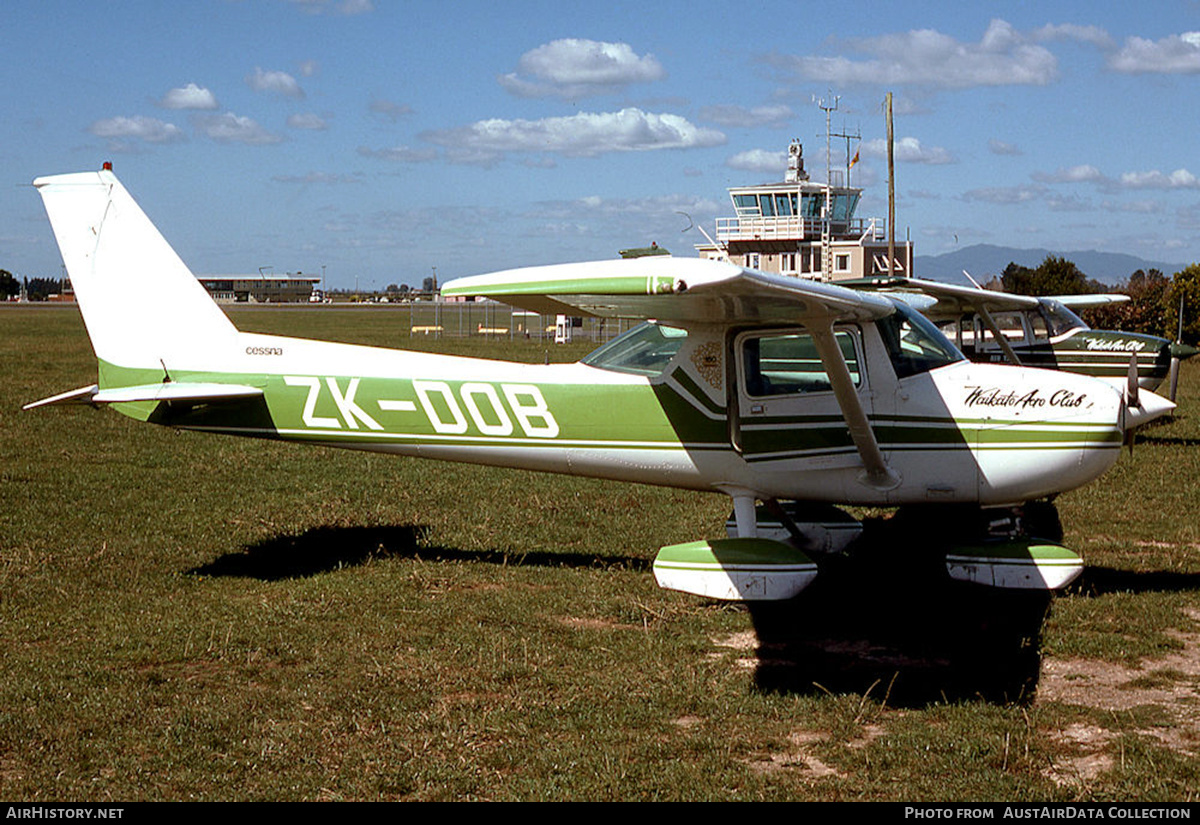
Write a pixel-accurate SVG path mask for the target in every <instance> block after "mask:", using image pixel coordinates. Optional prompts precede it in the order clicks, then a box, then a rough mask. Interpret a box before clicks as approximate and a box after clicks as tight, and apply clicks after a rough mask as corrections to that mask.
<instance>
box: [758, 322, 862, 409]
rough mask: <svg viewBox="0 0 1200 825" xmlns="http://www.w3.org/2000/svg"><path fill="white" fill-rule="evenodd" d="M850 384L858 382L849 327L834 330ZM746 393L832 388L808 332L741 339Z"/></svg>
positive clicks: (855, 351) (762, 394) (791, 392)
mask: <svg viewBox="0 0 1200 825" xmlns="http://www.w3.org/2000/svg"><path fill="white" fill-rule="evenodd" d="M834 337H835V338H836V340H837V342H838V347H839V348H841V350H842V356H843V357H844V358H845V359H846V366H847V367H849V369H850V377H851V378H852V379H854V385H855V386H859V385H860V384H861V383H862V370H861V369H860V366H859V357H858V349H857V347H856V346H855V343H854V334H853V333H851V332H850V331H849V330H839V331H837V332H835V333H834ZM742 367H743V371H744V373H743V374H744V378H745V386H746V394H747V395H749V396H751V397H752V398H765V397H768V396H774V395H795V394H798V393H806V392H828V391H830V390H832V389H833V386H832V385H831V384H830V382H829V375H828V373H826V371H825V365H824V364H822V363H821V356H820V355H818V354H817V347H816V345H815V344H814V343H813V340H812V336H811V335H808V334H807V333H789V334H769V335H756V336H753V337H750V338H747V339H745V340H744V341H743V342H742Z"/></svg>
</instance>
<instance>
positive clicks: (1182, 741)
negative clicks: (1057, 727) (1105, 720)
mask: <svg viewBox="0 0 1200 825" xmlns="http://www.w3.org/2000/svg"><path fill="white" fill-rule="evenodd" d="M1187 615H1188V617H1189V618H1191V619H1193V620H1198V621H1200V611H1194V610H1191V611H1188V614H1187ZM1175 636H1176V638H1178V639H1179V640H1180V641H1181V642H1182V643H1183V650H1182V651H1181V652H1179V653H1173V654H1170V655H1168V656H1164V657H1163V658H1161V659H1154V660H1145V661H1143V662H1140V663H1139V666H1138V667H1135V668H1130V667H1125V666H1123V665H1119V664H1113V663H1111V662H1101V661H1096V660H1091V659H1067V660H1063V661H1058V660H1054V659H1048V660H1047V661H1046V662H1044V664H1043V669H1042V678H1041V681H1040V683H1039V685H1038V694H1037V697H1038V701H1039V702H1046V701H1049V702H1063V703H1065V704H1070V705H1078V706H1081V707H1087V708H1098V709H1101V710H1110V711H1123V710H1130V709H1132V708H1137V707H1144V706H1147V705H1150V706H1153V707H1155V708H1157V709H1159V710H1161V711H1162V712H1163V713H1165V714H1166V715H1167V717H1168V718H1170V719H1171V720H1172V723H1173V724H1172V725H1170V726H1155V727H1150V728H1144V729H1139V730H1138V731H1137V732H1138V733H1139V734H1143V735H1145V736H1150V737H1153V738H1154V739H1157V740H1158V741H1159V742H1161V743H1162V744H1163V745H1165V746H1167V747H1169V748H1171V749H1173V750H1175V751H1178V752H1180V753H1183V754H1186V755H1188V756H1196V755H1197V753H1200V633H1177V634H1175ZM1051 736H1052V737H1053V738H1054V739H1056V740H1057V741H1059V742H1061V743H1064V744H1067V745H1070V746H1072V747H1073V748H1075V749H1076V750H1077V751H1078V752H1079V754H1080V755H1079V757H1078V758H1076V759H1072V760H1069V766H1068V767H1069V770H1068V771H1067V772H1066V773H1065V774H1059V775H1058V776H1056V777H1055V778H1056V781H1058V779H1060V778H1061V779H1065V780H1072V781H1077V780H1079V779H1084V780H1086V779H1088V778H1090V777H1091V776H1095V775H1096V774H1097V773H1098V772H1103V771H1104V770H1107V769H1108V768H1109V767H1111V764H1112V759H1111V757H1109V756H1107V755H1106V754H1105V753H1104V751H1105V749H1106V747H1107V745H1108V742H1109V740H1110V739H1111V738H1112V736H1113V734H1112V733H1111V732H1109V731H1107V730H1104V729H1103V728H1099V727H1095V726H1083V725H1073V726H1071V727H1069V728H1067V729H1066V730H1063V731H1057V732H1055V733H1053V734H1051ZM1056 773H1057V772H1056Z"/></svg>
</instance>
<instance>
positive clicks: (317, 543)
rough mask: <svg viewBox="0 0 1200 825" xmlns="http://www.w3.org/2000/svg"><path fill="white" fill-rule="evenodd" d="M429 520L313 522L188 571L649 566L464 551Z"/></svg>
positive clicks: (285, 575) (259, 574) (255, 573)
mask: <svg viewBox="0 0 1200 825" xmlns="http://www.w3.org/2000/svg"><path fill="white" fill-rule="evenodd" d="M428 535H429V528H428V527H427V526H425V525H390V526H377V527H329V526H326V527H313V528H310V529H308V530H305V531H304V532H303V533H300V534H299V535H278V536H273V537H271V538H268V539H264V540H263V541H260V542H257V543H255V544H252V545H249V546H247V547H246V548H244V549H243V550H242V551H241V552H237V553H227V554H226V555H224V556H221V557H220V558H218V559H216V560H214V561H212V562H209V563H208V564H205V565H203V566H201V567H196V568H194V569H192V570H190V571H188V572H190V573H192V574H194V575H200V576H231V577H244V578H252V579H262V580H264V581H280V580H284V579H298V578H305V577H307V576H315V575H318V574H320V573H328V572H331V571H334V570H340V569H343V568H346V567H357V566H359V565H362V564H366V563H368V562H370V561H372V560H375V559H384V558H401V559H417V558H419V559H425V560H427V561H466V562H482V563H486V564H497V565H506V566H513V567H517V566H523V565H524V566H539V567H577V568H593V567H602V568H611V567H620V568H625V569H631V570H642V571H647V572H648V571H649V570H650V561H649V560H648V559H643V558H638V557H635V556H597V555H595V554H590V553H548V552H532V553H512V552H505V551H501V550H460V549H458V548H453V547H438V546H435V545H431V544H429V543H428Z"/></svg>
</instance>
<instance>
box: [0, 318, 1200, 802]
mask: <svg viewBox="0 0 1200 825" xmlns="http://www.w3.org/2000/svg"><path fill="white" fill-rule="evenodd" d="M231 315H232V317H233V319H234V322H235V323H237V324H238V325H239V326H240V327H241V328H243V329H248V330H255V331H262V332H278V333H286V334H295V335H303V336H308V337H326V338H335V339H339V340H346V341H353V342H357V343H367V344H380V345H385V346H409V345H411V346H414V347H419V348H422V349H433V348H435V347H436V348H438V349H441V350H443V351H452V352H455V353H459V354H470V355H481V354H485V353H486V354H489V355H494V356H498V357H505V358H511V359H516V360H527V361H542V360H544V359H545V358H547V357H550V358H551V359H552V360H572V359H574V358H577V357H578V356H579V355H581V354H582V353H583V352H584V351H586V349H587V348H588V346H587V345H583V344H578V345H573V346H571V347H567V348H563V347H557V348H556V347H554V346H553V345H546V344H543V343H540V342H527V341H520V340H518V341H512V342H510V341H507V340H505V341H501V342H483V341H480V340H478V339H471V338H466V339H442V340H437V339H431V338H423V337H416V338H409V336H408V334H407V331H406V330H404V329H398V328H397V327H396V325H395V323H394V318H395V316H393V315H389V313H388V312H387V311H365V310H357V311H356V310H336V309H327V310H322V311H311V310H306V311H286V310H251V309H245V310H233V311H231ZM0 355H2V357H3V363H5V364H6V370H5V380H4V382H3V386H2V387H0V435H2V438H0V656H2V657H3V658H2V661H3V666H2V667H0V798H4V799H9V800H29V801H34V800H40V801H66V800H80V801H82V800H93V801H103V800H117V801H132V800H319V799H325V800H392V799H407V800H457V799H493V800H516V799H520V800H536V799H574V800H583V799H588V800H606V799H612V800H616V799H630V800H651V799H662V800H758V799H765V800H913V801H918V800H928V801H933V800H947V801H948V800H1023V801H1030V800H1058V801H1067V800H1118V801H1136V800H1144V801H1168V800H1170V801H1195V800H1196V799H1197V797H1198V796H1200V759H1197V755H1198V754H1200V518H1198V516H1197V510H1198V508H1200V493H1198V491H1200V414H1198V413H1197V410H1200V363H1195V362H1193V363H1188V364H1185V370H1184V375H1183V381H1182V398H1181V407H1180V411H1179V415H1178V416H1176V418H1175V419H1174V420H1173V421H1171V422H1169V423H1167V424H1165V425H1162V426H1159V427H1156V428H1154V429H1152V430H1149V431H1147V432H1146V433H1144V434H1143V435H1142V436H1141V437H1139V439H1138V443H1137V444H1136V446H1135V449H1134V450H1133V452H1132V453H1129V452H1128V451H1126V452H1124V453H1123V454H1122V457H1121V459H1120V462H1119V464H1118V466H1117V467H1116V468H1115V469H1114V470H1112V471H1111V472H1110V473H1109V474H1108V475H1107V476H1106V477H1105V478H1103V479H1101V480H1100V481H1099V482H1098V483H1095V484H1093V485H1091V486H1089V487H1087V488H1085V489H1083V490H1079V491H1075V492H1073V493H1070V494H1067V495H1064V496H1063V497H1061V498H1060V499H1059V502H1058V504H1059V511H1060V513H1061V516H1062V520H1063V524H1064V527H1065V530H1066V534H1067V536H1066V543H1067V544H1068V545H1069V546H1071V547H1073V548H1074V549H1076V550H1077V551H1079V552H1081V553H1082V555H1083V556H1084V557H1085V559H1086V560H1087V562H1088V563H1089V568H1088V570H1087V572H1086V573H1085V575H1084V577H1083V579H1082V581H1081V582H1079V583H1078V584H1076V585H1075V586H1074V587H1073V588H1072V589H1071V590H1070V591H1069V592H1068V593H1067V594H1065V595H1062V596H1059V597H1056V598H1054V599H1053V600H1049V599H1042V598H1037V597H1023V598H1017V597H1011V596H1003V595H997V594H995V593H991V592H986V593H980V592H979V591H976V590H974V589H972V588H969V587H968V586H965V585H964V586H958V587H947V586H945V585H933V584H930V583H928V582H922V581H919V580H911V579H909V578H906V577H904V576H902V575H895V571H894V570H891V571H883V572H881V573H879V574H877V575H872V574H869V573H868V574H864V575H862V576H861V578H859V579H858V580H856V581H855V582H854V583H853V585H851V584H850V583H849V582H848V577H840V576H837V575H832V576H830V580H829V581H828V582H825V581H823V580H822V579H818V583H817V584H816V585H814V586H813V588H811V589H810V591H807V592H806V593H805V594H804V596H802V597H801V599H800V600H799V601H798V603H797V604H795V605H787V606H784V607H776V608H773V609H770V610H755V611H749V610H746V609H743V608H738V607H730V606H726V605H721V604H717V603H713V602H706V601H703V600H701V599H697V598H695V597H690V596H686V595H682V594H676V593H669V592H664V591H660V590H659V589H658V588H657V587H656V586H655V584H654V581H653V577H652V575H651V574H650V570H649V567H650V560H651V559H652V558H653V556H654V553H655V552H656V550H657V548H658V547H659V546H661V545H663V544H668V543H673V542H680V541H687V540H692V539H695V538H700V537H704V536H717V535H719V534H720V533H721V531H722V527H723V521H724V519H725V516H726V514H727V510H728V505H727V500H726V499H724V498H723V497H721V496H706V495H701V494H695V493H688V492H681V491H673V490H665V489H657V488H649V487H638V486H631V485H622V484H612V483H605V482H597V481H589V480H582V479H574V478H568V477H558V476H544V475H537V474H529V473H519V472H510V471H505V470H491V469H480V468H476V467H471V466H466V465H453V464H438V463H428V462H421V461H418V460H415V459H405V458H393V457H384V456H378V455H369V454H362V453H355V452H339V451H332V450H323V449H312V448H303V447H298V446H295V445H286V444H276V443H271V442H260V441H252V440H237V439H228V438H221V437H218V436H212V435H203V434H196V433H186V432H175V431H172V430H167V429H162V428H157V427H153V426H147V425H143V424H138V423H136V422H134V421H132V420H130V419H127V418H124V417H123V416H120V415H118V414H116V413H114V412H111V411H103V410H101V411H96V410H92V409H89V408H54V409H47V410H38V411H35V412H28V413H26V412H21V411H20V406H21V404H23V403H26V402H28V401H31V400H34V399H37V398H41V397H45V396H47V395H51V394H53V393H56V392H60V391H63V390H67V389H70V388H73V387H77V386H81V385H84V384H87V383H90V382H91V381H93V380H94V377H95V362H94V360H93V358H92V355H91V350H90V347H89V344H88V341H87V338H86V335H85V333H84V330H83V325H82V323H81V321H80V318H79V315H78V313H77V312H76V311H75V310H74V309H71V308H29V309H25V308H12V307H0ZM860 572H861V571H860Z"/></svg>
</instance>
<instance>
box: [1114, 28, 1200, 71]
mask: <svg viewBox="0 0 1200 825" xmlns="http://www.w3.org/2000/svg"><path fill="white" fill-rule="evenodd" d="M1108 66H1109V68H1111V69H1113V70H1115V71H1118V72H1128V73H1131V74H1140V73H1143V72H1158V73H1162V74H1194V73H1196V72H1200V32H1184V33H1183V34H1173V35H1171V36H1170V37H1164V38H1163V39H1161V40H1157V41H1155V40H1145V39H1143V38H1141V37H1130V38H1126V40H1125V45H1124V46H1122V47H1121V49H1120V50H1119V51H1117V52H1116V53H1114V54H1113V55H1111V56H1110V57H1109V59H1108Z"/></svg>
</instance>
